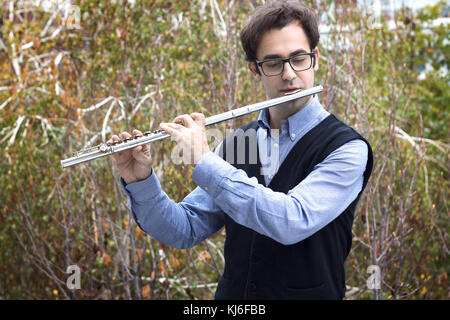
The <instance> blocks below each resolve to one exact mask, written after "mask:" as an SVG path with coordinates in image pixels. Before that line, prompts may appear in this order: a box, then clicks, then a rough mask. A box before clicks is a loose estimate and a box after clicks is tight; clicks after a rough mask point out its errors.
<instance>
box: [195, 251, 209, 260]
mask: <svg viewBox="0 0 450 320" xmlns="http://www.w3.org/2000/svg"><path fill="white" fill-rule="evenodd" d="M197 260H198V261H204V262H207V261H209V260H211V255H210V254H209V252H208V251H202V252H201V253H200V255H199V256H198V258H197Z"/></svg>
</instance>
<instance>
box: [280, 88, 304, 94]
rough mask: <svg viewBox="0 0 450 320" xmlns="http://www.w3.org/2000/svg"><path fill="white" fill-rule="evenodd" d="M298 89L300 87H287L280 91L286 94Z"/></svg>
mask: <svg viewBox="0 0 450 320" xmlns="http://www.w3.org/2000/svg"><path fill="white" fill-rule="evenodd" d="M300 90H301V88H287V89H284V90H281V92H282V93H284V94H288V93H294V92H297V91H300Z"/></svg>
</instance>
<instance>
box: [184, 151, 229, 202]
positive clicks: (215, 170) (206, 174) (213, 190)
mask: <svg viewBox="0 0 450 320" xmlns="http://www.w3.org/2000/svg"><path fill="white" fill-rule="evenodd" d="M235 169H236V168H235V167H233V166H232V165H231V164H229V163H228V162H226V161H225V160H223V159H222V158H221V157H220V156H218V155H217V154H215V153H214V152H211V151H210V152H208V153H207V154H205V155H204V156H203V157H202V158H201V159H200V161H199V162H198V163H197V165H196V166H195V168H194V171H193V172H192V179H193V180H194V182H195V183H196V184H197V185H198V186H199V187H200V188H202V189H204V190H205V191H206V192H208V193H209V195H210V196H212V197H213V198H214V197H215V196H216V195H217V194H218V192H219V191H220V188H221V181H222V180H223V178H224V177H226V176H227V174H228V173H229V172H230V171H231V170H235Z"/></svg>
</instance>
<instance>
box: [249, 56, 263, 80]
mask: <svg viewBox="0 0 450 320" xmlns="http://www.w3.org/2000/svg"><path fill="white" fill-rule="evenodd" d="M248 68H249V69H250V71H251V72H252V73H253V77H254V78H255V80H256V81H259V80H261V73H260V72H259V70H258V66H257V65H256V62H255V61H249V62H248Z"/></svg>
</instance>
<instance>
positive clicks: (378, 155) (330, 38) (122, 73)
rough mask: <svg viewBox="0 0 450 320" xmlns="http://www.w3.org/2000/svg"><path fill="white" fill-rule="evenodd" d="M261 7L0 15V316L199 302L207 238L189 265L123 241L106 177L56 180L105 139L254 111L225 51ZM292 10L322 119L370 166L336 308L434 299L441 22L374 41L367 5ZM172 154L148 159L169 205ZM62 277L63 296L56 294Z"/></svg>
mask: <svg viewBox="0 0 450 320" xmlns="http://www.w3.org/2000/svg"><path fill="white" fill-rule="evenodd" d="M260 3H261V1H243V0H235V1H226V0H193V1H183V0H171V1H161V0H150V1H147V0H146V1H143V0H136V1H123V0H122V1H119V0H116V1H94V0H80V1H76V2H74V3H73V4H74V5H76V6H77V7H78V8H79V10H80V13H81V16H80V18H81V19H80V23H79V25H76V26H75V27H74V25H73V21H70V16H67V15H65V14H64V11H59V12H56V13H53V12H51V11H49V10H43V9H42V6H36V5H35V4H33V3H32V2H31V1H2V2H0V41H1V42H0V131H1V134H0V148H1V150H2V152H1V155H0V157H1V158H0V175H1V179H0V190H2V192H1V193H0V248H1V250H0V270H1V272H0V298H2V299H186V298H188V299H189V298H195V299H197V298H202V299H211V298H212V296H213V293H214V291H215V285H216V284H217V281H218V279H219V277H220V274H221V272H222V270H223V254H222V249H223V242H224V230H221V231H219V232H218V233H217V234H216V235H214V236H212V237H210V238H209V239H208V240H206V241H204V242H203V243H201V244H199V245H198V246H196V247H194V248H192V249H189V250H175V249H172V248H170V247H167V246H165V245H163V244H160V243H158V242H157V241H156V240H154V239H152V238H151V237H149V236H147V235H145V234H144V233H143V232H142V231H141V230H140V229H139V228H137V226H136V224H135V223H134V221H133V219H132V218H131V216H130V213H129V210H128V199H127V198H126V196H125V195H124V194H123V192H122V191H121V189H120V185H119V175H118V172H117V171H116V170H115V169H114V167H113V165H112V160H111V159H107V158H103V159H102V160H97V161H93V162H90V163H88V164H84V165H79V166H76V167H74V168H72V169H64V170H63V169H62V168H61V166H60V160H61V159H63V158H66V157H68V156H70V154H71V152H74V151H77V150H80V149H82V148H84V147H86V146H90V145H96V144H98V143H100V142H101V141H105V140H107V139H108V138H109V137H110V135H111V134H113V133H118V132H121V131H124V130H127V131H131V130H132V129H133V128H139V129H142V130H147V129H151V130H153V129H156V127H157V125H158V124H159V123H160V122H162V121H169V120H170V119H173V118H174V117H175V116H176V115H179V114H182V113H190V112H194V111H200V112H203V113H205V115H206V116H209V115H213V114H217V113H220V112H224V111H226V110H229V109H232V108H235V107H238V106H240V105H245V104H250V103H254V102H256V101H261V100H264V98H265V97H264V93H263V91H262V88H260V87H259V86H258V85H257V83H255V82H254V80H253V79H252V77H251V76H250V73H249V72H248V70H247V67H246V62H245V60H244V57H243V53H242V50H241V47H240V43H239V40H238V39H239V38H238V35H239V31H240V29H241V28H242V26H243V25H244V23H245V21H246V18H247V16H248V14H249V12H251V11H252V9H253V8H254V6H255V5H258V4H260ZM305 3H306V4H308V5H310V6H311V7H313V8H314V9H315V10H316V11H317V12H318V13H319V14H320V18H321V22H322V23H325V24H328V25H329V26H330V30H329V32H328V33H327V34H325V35H322V38H321V43H320V46H319V49H320V51H321V60H320V68H319V70H320V71H319V72H318V74H317V75H316V83H317V84H322V85H323V86H324V87H325V92H324V93H323V95H322V97H321V100H322V103H323V104H324V106H325V107H326V108H327V110H329V111H330V112H333V113H334V114H336V115H337V116H338V117H339V118H341V119H343V120H344V121H346V122H347V123H348V124H350V125H351V126H353V127H354V128H356V129H357V130H358V131H359V132H361V133H362V134H363V135H364V136H366V137H367V138H368V140H369V141H370V142H371V144H372V146H373V151H374V155H375V159H374V160H375V165H374V171H373V174H372V177H371V180H370V182H369V185H368V186H367V188H366V191H365V193H364V195H363V197H362V198H361V200H360V203H359V207H358V211H357V215H356V218H355V225H354V229H353V232H354V243H353V249H352V251H351V253H350V256H349V258H348V259H347V262H346V270H347V286H348V293H347V299H448V298H449V282H448V273H449V270H448V265H449V263H448V262H449V259H448V257H449V249H448V242H447V234H448V213H449V209H448V202H447V198H448V190H447V187H448V169H449V157H448V141H449V140H448V139H449V133H448V118H449V117H448V110H449V108H448V106H449V91H450V90H449V76H448V72H447V71H448V61H449V41H448V34H449V27H448V25H446V24H444V25H440V26H436V27H430V23H431V22H433V21H434V19H436V18H437V17H439V15H440V14H442V12H443V9H444V7H445V4H444V2H441V3H439V4H437V5H435V6H433V7H431V6H428V7H426V8H424V9H423V10H421V11H419V12H413V11H412V10H410V9H408V8H401V9H399V10H397V11H396V12H395V14H394V15H392V21H393V22H394V25H395V27H394V28H389V24H388V19H384V18H383V17H381V18H376V17H375V15H374V14H373V10H371V7H370V3H367V4H366V5H362V6H360V5H358V6H356V5H355V2H354V1H335V2H332V1H329V0H316V1H314V0H312V1H305ZM374 19H375V20H374ZM377 19H378V20H377ZM373 21H375V22H376V23H375V24H374V23H372V22H373ZM369 22H370V23H369ZM424 67H426V69H425V71H426V72H425V71H422V70H423V69H424ZM428 69H430V70H428ZM252 118H254V115H251V116H246V117H244V118H242V119H237V120H235V121H228V122H227V123H223V124H221V125H219V126H218V127H219V128H221V129H222V130H225V129H227V128H234V127H236V126H239V125H240V124H242V123H243V122H246V121H248V120H249V119H252ZM173 147H174V145H173V143H172V142H170V141H166V142H164V143H159V144H154V145H152V154H153V157H154V164H155V167H154V170H155V172H156V173H157V175H158V177H159V178H160V181H161V184H162V187H163V190H164V191H165V192H167V194H168V195H169V196H170V197H171V198H172V199H174V200H175V201H180V200H181V199H183V198H184V197H185V196H186V195H187V194H188V193H189V192H190V191H191V190H193V189H194V188H195V184H194V183H193V182H192V179H191V178H190V175H191V172H192V169H193V168H192V167H190V166H184V165H174V164H173V163H171V161H170V153H171V150H172V149H173ZM73 264H76V265H78V266H79V267H80V268H81V275H82V278H81V289H79V290H69V289H68V288H67V286H66V280H67V278H68V274H66V269H67V266H69V265H73ZM369 265H378V266H379V267H380V269H381V280H382V284H381V289H380V290H369V289H368V288H367V284H366V281H367V279H368V277H369V276H370V274H369V273H367V268H368V266H369Z"/></svg>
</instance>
